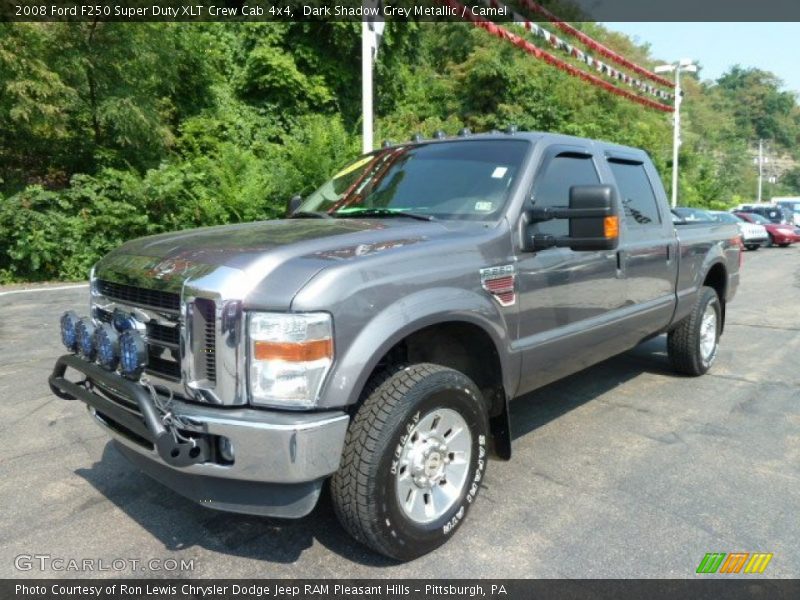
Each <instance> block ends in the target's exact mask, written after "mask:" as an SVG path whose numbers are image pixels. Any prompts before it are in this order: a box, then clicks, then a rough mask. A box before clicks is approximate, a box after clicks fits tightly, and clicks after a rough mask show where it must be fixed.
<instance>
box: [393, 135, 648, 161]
mask: <svg viewBox="0 0 800 600" xmlns="http://www.w3.org/2000/svg"><path fill="white" fill-rule="evenodd" d="M463 131H464V130H462V132H463ZM462 132H459V134H458V135H455V136H442V137H436V134H434V136H433V137H429V138H425V137H418V135H415V136H414V138H412V139H411V140H409V141H408V142H398V143H390V145H391V146H407V145H416V144H430V143H440V142H452V141H462V140H463V141H467V140H513V139H517V140H526V141H529V142H532V143H540V142H544V143H546V144H548V145H551V144H565V145H578V146H584V147H587V148H592V149H594V150H601V151H612V152H613V151H616V152H624V153H625V154H631V155H636V156H638V157H639V158H642V159H644V158H649V156H648V154H647V153H646V152H645V151H644V150H642V149H641V148H635V147H633V146H623V145H622V144H616V143H614V142H608V141H605V140H594V139H591V138H584V137H578V136H574V135H566V134H562V133H549V132H545V131H509V130H506V131H489V132H484V133H471V132H467V133H462Z"/></svg>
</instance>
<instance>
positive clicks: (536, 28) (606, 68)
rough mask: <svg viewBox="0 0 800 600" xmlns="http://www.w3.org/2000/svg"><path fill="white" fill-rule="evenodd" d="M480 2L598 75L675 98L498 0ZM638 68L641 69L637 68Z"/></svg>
mask: <svg viewBox="0 0 800 600" xmlns="http://www.w3.org/2000/svg"><path fill="white" fill-rule="evenodd" d="M481 2H483V4H485V5H486V6H490V7H493V8H505V9H506V11H507V14H509V15H511V16H512V17H513V20H514V24H515V25H516V26H518V27H524V28H525V30H526V31H529V32H530V33H532V34H533V35H534V36H536V37H538V38H541V39H543V40H545V41H546V42H548V43H549V44H550V45H552V46H553V47H554V48H557V49H558V50H561V51H562V52H565V53H566V54H569V55H570V56H571V57H573V58H575V59H577V60H579V61H580V62H582V63H584V64H585V65H587V66H589V67H592V68H593V69H595V70H596V71H597V72H598V73H601V74H602V75H606V76H607V77H610V78H611V79H616V80H617V81H621V82H622V83H624V84H626V85H629V86H630V87H633V88H636V89H638V90H640V91H642V92H645V93H647V94H650V95H651V96H655V97H656V98H659V99H661V100H674V98H675V96H674V94H671V93H669V92H666V91H664V90H661V89H658V88H657V87H655V86H654V85H651V84H649V83H647V82H646V81H643V80H641V79H638V78H635V77H631V75H629V74H628V73H625V72H623V71H620V70H619V69H615V68H614V67H612V66H611V65H608V64H606V63H605V62H603V61H601V60H599V59H597V58H595V57H593V56H592V55H590V54H588V53H587V52H584V51H583V50H581V49H580V48H578V47H576V46H574V45H572V44H570V43H569V42H567V41H565V40H563V39H561V38H560V37H558V36H557V35H555V34H554V33H551V32H550V31H548V30H547V29H545V28H543V27H541V26H540V25H538V24H536V23H534V22H533V21H530V20H529V19H527V18H526V17H525V16H524V15H521V14H519V13H517V12H514V11H512V10H511V9H510V8H508V7H507V6H505V5H504V4H502V3H501V2H498V0H481ZM592 41H594V40H592ZM628 62H629V64H630V65H633V63H630V61H628ZM633 66H636V65H633ZM633 66H631V67H629V68H633ZM638 68H639V69H642V67H638ZM659 79H660V78H659ZM664 81H667V80H664ZM667 84H668V85H669V87H670V88H672V87H673V84H672V83H671V82H669V81H667Z"/></svg>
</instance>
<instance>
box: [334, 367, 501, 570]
mask: <svg viewBox="0 0 800 600" xmlns="http://www.w3.org/2000/svg"><path fill="white" fill-rule="evenodd" d="M488 434H489V425H488V419H487V413H486V407H485V404H484V401H483V398H482V396H481V393H480V391H479V390H478V388H477V387H476V386H475V384H474V383H473V382H472V380H470V379H469V378H468V377H467V376H465V375H464V374H462V373H459V372H458V371H455V370H453V369H449V368H446V367H442V366H439V365H434V364H428V363H423V364H417V365H412V366H407V367H398V368H395V369H394V370H393V371H390V372H387V373H384V374H382V375H380V376H378V377H377V378H376V379H375V380H374V381H373V382H371V384H370V386H369V388H368V392H367V398H366V400H365V401H364V403H363V404H362V406H361V407H360V408H359V410H358V412H357V413H356V416H355V418H354V419H353V422H352V424H351V425H350V428H349V429H348V432H347V437H346V438H345V448H344V453H343V456H342V464H341V466H340V468H339V470H338V471H337V472H336V473H335V474H334V475H333V478H332V480H331V495H332V498H333V505H334V509H335V511H336V515H337V516H338V518H339V521H340V522H341V523H342V525H343V526H344V528H345V529H346V530H347V531H348V532H349V533H350V534H351V535H352V536H353V537H355V538H356V539H357V540H359V541H360V542H362V543H364V544H366V545H367V546H369V547H370V548H372V549H373V550H375V551H377V552H380V553H381V554H384V555H386V556H389V557H391V558H395V559H398V560H411V559H414V558H417V557H419V556H422V555H423V554H427V553H428V552H430V551H432V550H434V549H435V548H437V547H439V546H441V545H442V544H443V543H445V542H446V541H447V540H448V539H449V538H450V537H451V536H452V535H453V533H454V532H455V530H456V529H458V527H459V526H460V525H461V523H462V522H463V521H464V518H465V516H466V513H467V511H468V510H469V507H470V506H471V505H472V503H473V502H474V501H475V497H476V495H477V493H478V490H479V488H480V482H481V480H482V479H483V476H484V473H485V470H486V462H487V450H486V443H487V437H488Z"/></svg>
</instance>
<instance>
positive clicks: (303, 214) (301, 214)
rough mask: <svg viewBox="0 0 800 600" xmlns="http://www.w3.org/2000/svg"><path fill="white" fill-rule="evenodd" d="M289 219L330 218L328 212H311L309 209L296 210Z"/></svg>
mask: <svg viewBox="0 0 800 600" xmlns="http://www.w3.org/2000/svg"><path fill="white" fill-rule="evenodd" d="M289 218H290V219H332V218H333V217H331V216H330V215H329V214H328V213H322V212H312V211H310V210H298V211H297V212H294V213H292V216H291V217H289Z"/></svg>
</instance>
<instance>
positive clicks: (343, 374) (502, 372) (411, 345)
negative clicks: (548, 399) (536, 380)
mask: <svg viewBox="0 0 800 600" xmlns="http://www.w3.org/2000/svg"><path fill="white" fill-rule="evenodd" d="M410 307H413V308H414V309H415V310H414V311H413V312H414V313H416V314H415V317H414V318H413V319H409V313H410V312H411V311H409V308H410ZM502 310H503V309H502V308H501V307H500V306H499V305H498V304H497V303H496V302H494V300H492V299H491V298H488V297H484V296H481V295H478V294H475V293H472V292H467V291H464V290H457V289H439V290H435V291H428V292H426V293H425V294H424V297H423V296H422V295H421V296H420V297H418V298H404V299H402V300H401V301H398V302H397V303H396V304H395V305H393V306H391V307H388V308H387V309H385V310H384V311H381V313H379V314H378V315H376V316H375V317H374V318H373V319H372V320H371V321H370V322H369V323H368V324H367V326H366V327H364V328H363V329H362V330H361V331H360V332H359V333H358V335H357V336H356V338H355V340H354V341H353V342H352V343H351V344H350V346H349V347H348V348H347V350H346V352H345V354H344V355H343V357H342V358H341V359H337V362H338V364H337V366H336V367H335V368H334V372H333V373H332V374H331V375H332V376H331V380H330V381H329V383H328V384H327V386H326V387H327V390H326V394H325V395H326V396H327V400H328V403H330V404H333V403H338V404H339V405H340V406H344V405H347V406H348V409H349V410H351V411H355V410H356V409H357V408H358V406H359V405H360V403H361V402H362V401H363V393H364V390H365V389H366V387H367V384H368V382H369V380H370V378H372V377H373V376H374V375H375V374H376V373H378V372H379V371H381V370H382V369H384V368H386V367H388V366H390V365H391V364H399V363H402V362H406V363H414V362H431V363H434V364H440V365H442V366H446V367H450V368H453V369H456V370H459V371H461V372H464V374H465V375H467V376H468V377H470V378H471V379H472V380H473V381H474V382H475V384H476V385H477V386H478V387H479V389H481V392H483V394H484V397H485V399H486V401H487V411H488V414H489V418H490V424H491V427H492V438H493V447H494V449H495V454H496V455H497V456H498V457H500V458H509V457H510V447H511V439H510V431H509V424H508V402H509V399H510V398H511V397H513V395H514V394H515V393H516V387H517V385H518V383H519V368H520V365H519V356H518V355H517V354H515V353H513V352H512V351H511V349H510V340H509V337H508V335H507V331H508V323H507V322H506V318H505V315H504V314H503V312H502ZM376 340H380V343H378V344H376V343H375V341H376Z"/></svg>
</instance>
